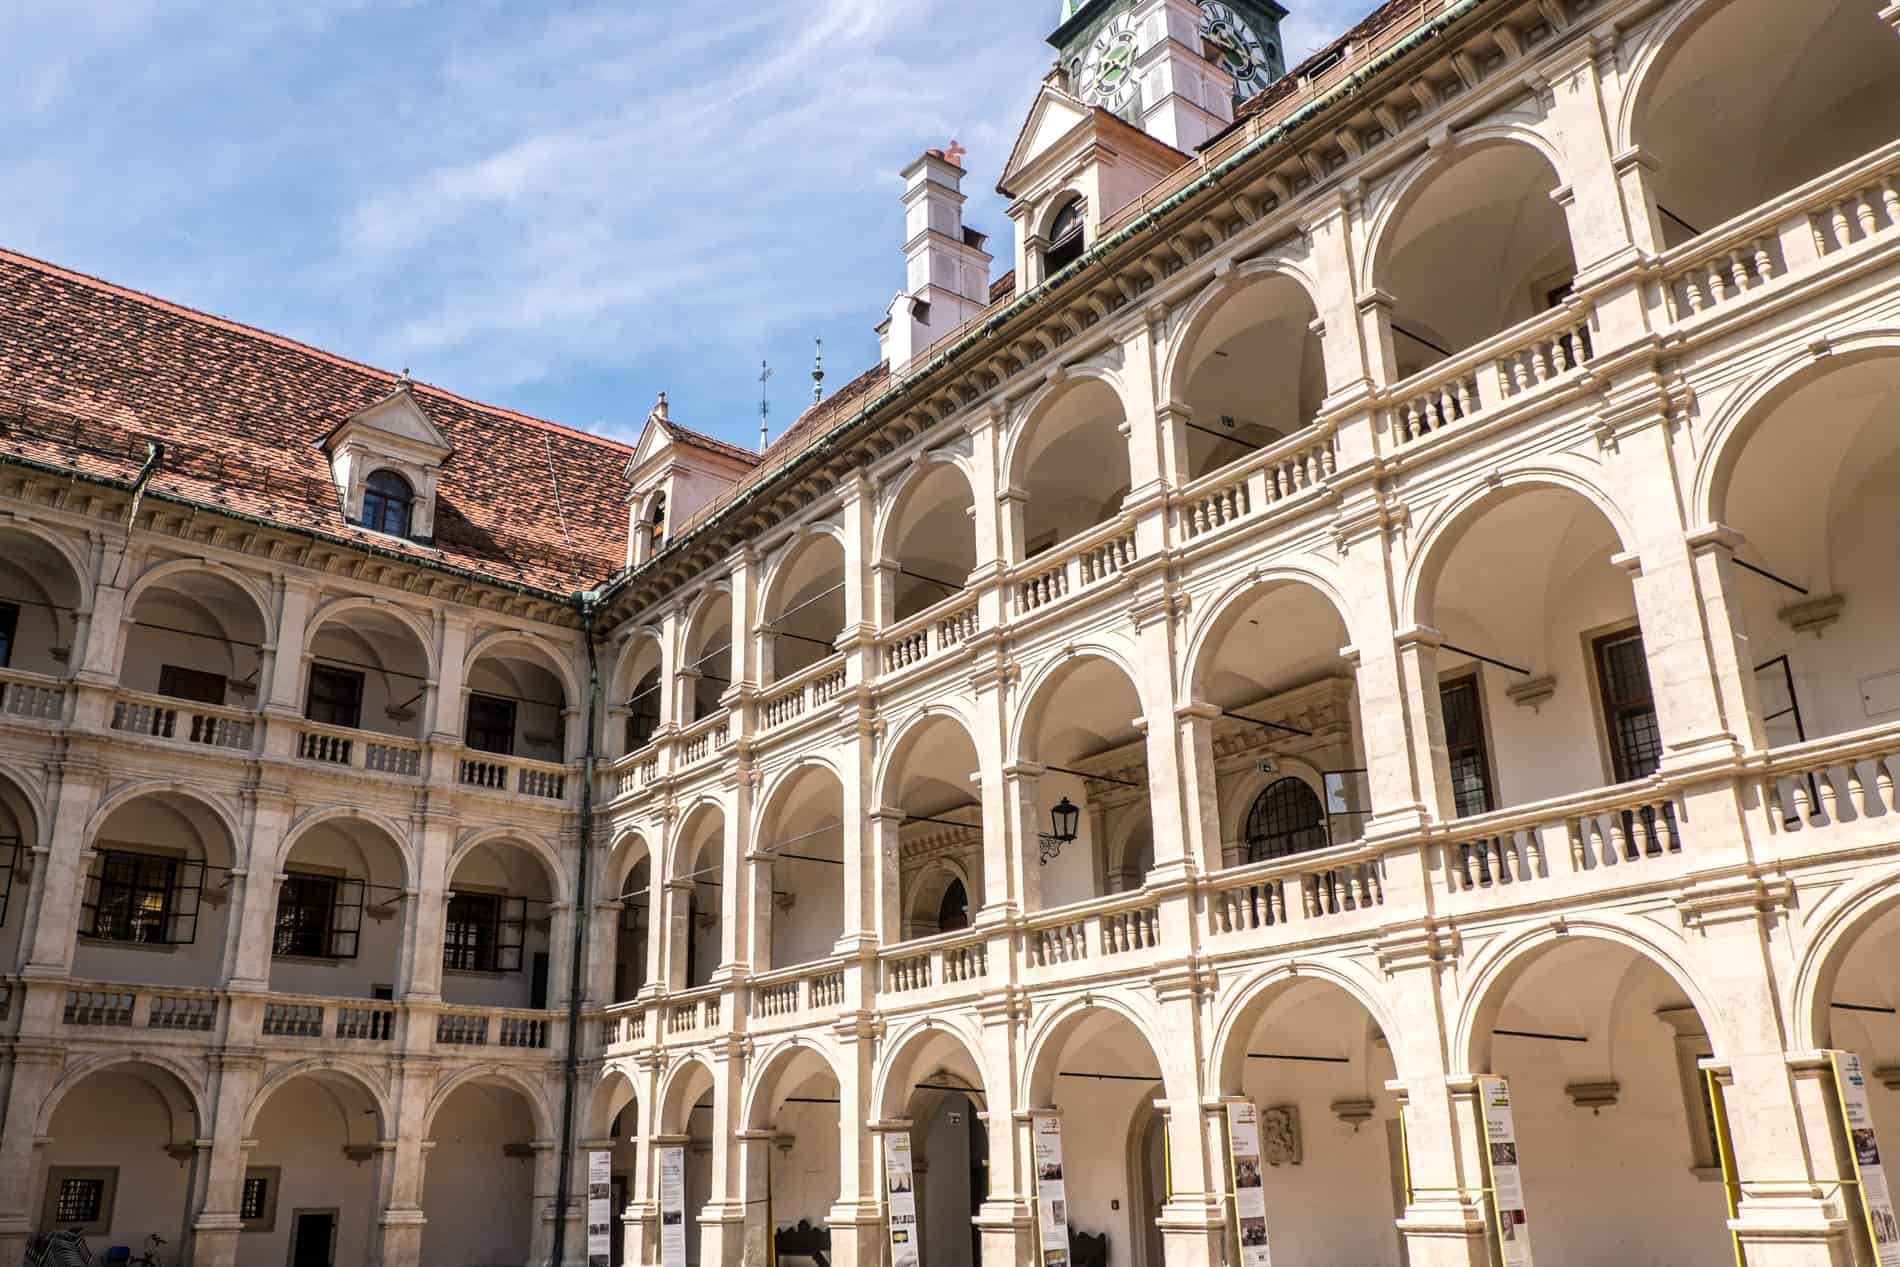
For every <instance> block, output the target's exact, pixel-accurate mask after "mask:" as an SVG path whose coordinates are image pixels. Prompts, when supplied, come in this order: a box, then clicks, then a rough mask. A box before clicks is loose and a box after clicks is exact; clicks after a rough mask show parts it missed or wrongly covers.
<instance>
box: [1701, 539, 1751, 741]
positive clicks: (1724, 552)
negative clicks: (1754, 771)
mask: <svg viewBox="0 0 1900 1267" xmlns="http://www.w3.org/2000/svg"><path fill="white" fill-rule="evenodd" d="M1684 544H1686V545H1687V546H1688V548H1689V554H1690V568H1691V569H1692V572H1693V581H1694V586H1695V591H1696V595H1697V597H1698V598H1699V599H1700V600H1701V604H1702V625H1703V628H1704V629H1706V630H1707V631H1708V635H1709V663H1710V667H1711V669H1712V670H1713V671H1714V674H1715V690H1716V694H1717V696H1718V697H1719V703H1720V708H1721V713H1722V716H1723V718H1724V719H1725V720H1726V721H1727V722H1728V728H1729V730H1730V731H1731V732H1733V733H1734V735H1735V736H1736V738H1737V740H1738V741H1739V742H1740V743H1741V745H1742V747H1743V748H1744V749H1746V750H1749V751H1753V750H1755V749H1757V748H1761V747H1763V746H1764V745H1765V744H1766V743H1767V742H1768V740H1767V735H1766V734H1765V732H1764V731H1763V729H1762V720H1761V717H1762V707H1761V699H1760V695H1759V687H1760V683H1759V682H1758V680H1757V679H1756V677H1755V655H1754V652H1753V650H1752V649H1751V647H1750V645H1749V637H1748V631H1747V629H1745V628H1744V627H1743V625H1742V613H1741V602H1740V597H1739V593H1738V591H1739V588H1740V582H1741V578H1740V577H1739V576H1737V574H1736V567H1735V549H1736V546H1737V545H1738V544H1739V538H1738V537H1737V536H1736V535H1735V534H1734V533H1733V532H1731V531H1729V529H1727V528H1725V527H1723V526H1721V525H1719V524H1712V525H1709V526H1707V527H1704V528H1701V529H1698V530H1697V531H1695V532H1691V533H1689V534H1688V535H1687V536H1686V537H1685V538H1684Z"/></svg>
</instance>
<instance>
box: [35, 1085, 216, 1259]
mask: <svg viewBox="0 0 1900 1267" xmlns="http://www.w3.org/2000/svg"><path fill="white" fill-rule="evenodd" d="M28 1107H29V1108H31V1107H34V1106H28ZM19 1129H21V1130H31V1129H32V1126H31V1124H30V1123H25V1124H22V1125H21V1126H20V1127H19ZM200 1134H201V1131H200V1124H199V1121H198V1113H197V1107H196V1104H195V1102H194V1100H193V1098H192V1094H191V1092H190V1090H189V1089H188V1088H187V1087H186V1086H185V1084H184V1083H183V1082H182V1081H180V1080H179V1078H178V1076H177V1075H176V1074H174V1073H172V1072H171V1071H170V1070H169V1069H165V1068H162V1067H160V1066H158V1065H152V1064H146V1063H143V1062H139V1061H132V1062H125V1063H119V1064H113V1065H108V1066H106V1067H105V1068H103V1069H99V1070H97V1071H95V1072H93V1073H89V1074H86V1075H85V1076H84V1077H82V1078H81V1079H80V1080H79V1081H78V1082H76V1083H74V1084H73V1085H72V1086H71V1087H69V1088H67V1089H66V1091H65V1093H64V1094H63V1095H62V1096H61V1097H60V1101H59V1104H58V1106H57V1107H56V1108H55V1109H54V1110H53V1114H52V1117H51V1119H50V1122H49V1124H48V1126H47V1127H46V1131H45V1135H46V1138H43V1139H40V1140H36V1141H35V1148H34V1150H33V1151H34V1154H35V1157H36V1160H37V1162H38V1164H37V1166H36V1167H35V1171H34V1174H33V1178H34V1180H35V1184H34V1192H35V1193H36V1194H37V1200H36V1201H34V1202H33V1204H32V1205H31V1206H30V1207H29V1209H30V1210H31V1217H32V1218H33V1220H34V1227H35V1229H36V1230H37V1231H38V1232H41V1233H46V1232H56V1231H70V1230H75V1229H76V1230H78V1231H80V1232H82V1233H83V1234H84V1235H85V1237H86V1244H87V1245H88V1247H89V1248H91V1250H92V1251H93V1252H94V1253H95V1254H103V1253H104V1252H105V1250H106V1249H107V1248H108V1247H109V1246H113V1245H132V1246H142V1245H143V1244H144V1242H145V1238H146V1237H147V1236H151V1235H158V1236H161V1237H163V1238H164V1239H165V1240H167V1241H169V1242H170V1243H171V1244H172V1245H183V1244H185V1242H186V1239H187V1234H188V1230H189V1228H188V1210H187V1203H188V1202H189V1200H190V1198H191V1188H192V1182H193V1178H194V1176H193V1166H194V1165H195V1164H202V1163H201V1161H200V1160H199V1159H198V1154H197V1152H196V1150H195V1149H194V1148H193V1147H192V1141H193V1140H194V1139H197V1138H199V1137H200Z"/></svg>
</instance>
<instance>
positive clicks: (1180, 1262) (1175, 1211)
mask: <svg viewBox="0 0 1900 1267" xmlns="http://www.w3.org/2000/svg"><path fill="white" fill-rule="evenodd" d="M1155 1222H1156V1224H1157V1226H1159V1227H1160V1229H1161V1254H1162V1258H1163V1260H1164V1261H1166V1263H1167V1264H1168V1267H1223V1264H1225V1263H1226V1261H1227V1249H1226V1240H1227V1235H1228V1231H1227V1213H1226V1209H1225V1207H1224V1205H1223V1203H1221V1202H1218V1201H1214V1202H1201V1201H1194V1202H1186V1201H1170V1202H1168V1203H1167V1204H1166V1205H1164V1206H1162V1207H1161V1217H1160V1218H1159V1219H1157V1220H1156V1221H1155Z"/></svg>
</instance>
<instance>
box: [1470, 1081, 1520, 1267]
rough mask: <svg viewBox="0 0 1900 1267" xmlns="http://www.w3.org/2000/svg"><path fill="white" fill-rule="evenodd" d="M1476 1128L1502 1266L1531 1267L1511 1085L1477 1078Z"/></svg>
mask: <svg viewBox="0 0 1900 1267" xmlns="http://www.w3.org/2000/svg"><path fill="white" fill-rule="evenodd" d="M1478 1113H1479V1125H1480V1127H1481V1129H1482V1130H1483V1132H1484V1149H1483V1152H1484V1173H1485V1187H1486V1188H1488V1189H1489V1190H1490V1193H1491V1215H1492V1222H1493V1225H1494V1227H1495V1229H1496V1232H1497V1238H1498V1254H1499V1259H1498V1261H1499V1262H1501V1263H1502V1264H1503V1267H1531V1262H1532V1260H1531V1229H1530V1214H1529V1212H1528V1211H1527V1210H1526V1209H1525V1208H1524V1179H1523V1173H1522V1172H1521V1171H1520V1170H1519V1169H1518V1157H1517V1122H1516V1120H1515V1119H1514V1118H1513V1117H1512V1116H1511V1085H1510V1083H1508V1082H1506V1081H1505V1080H1504V1079H1503V1078H1499V1077H1496V1076H1494V1075H1489V1074H1487V1075H1486V1076H1484V1077H1482V1078H1479V1079H1478Z"/></svg>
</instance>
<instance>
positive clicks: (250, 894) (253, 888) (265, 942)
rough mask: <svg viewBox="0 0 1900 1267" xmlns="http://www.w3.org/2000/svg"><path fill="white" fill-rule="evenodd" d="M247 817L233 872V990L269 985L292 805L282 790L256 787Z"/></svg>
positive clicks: (229, 965)
mask: <svg viewBox="0 0 1900 1267" xmlns="http://www.w3.org/2000/svg"><path fill="white" fill-rule="evenodd" d="M249 800H250V805H249V806H248V807H247V809H248V812H247V814H246V817H247V818H249V819H250V824H251V830H250V838H249V839H248V840H247V841H244V842H241V843H240V845H239V847H240V848H241V849H242V850H243V851H244V852H243V855H242V857H241V859H240V860H239V861H238V864H237V866H236V868H235V869H233V871H232V873H231V888H232V894H231V902H232V911H233V914H234V915H235V916H236V918H235V919H233V920H232V921H231V930H230V938H231V946H230V949H229V958H228V959H227V961H226V963H227V968H228V970H227V972H226V974H225V978H226V981H227V983H228V985H227V988H229V989H231V990H233V991H247V990H249V991H257V992H258V993H264V992H266V991H268V990H269V989H270V968H271V951H272V937H273V934H274V933H275V931H276V927H277V892H278V883H279V877H280V876H281V875H282V874H283V870H284V837H285V833H286V832H287V831H288V829H289V826H290V820H291V817H292V815H293V813H294V811H295V806H294V804H293V803H292V802H291V801H290V799H289V797H288V796H286V795H283V794H282V793H281V792H280V791H272V792H269V793H267V792H265V791H263V790H262V789H259V790H258V791H257V792H256V793H255V794H253V795H252V796H251V797H250V798H249Z"/></svg>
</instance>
